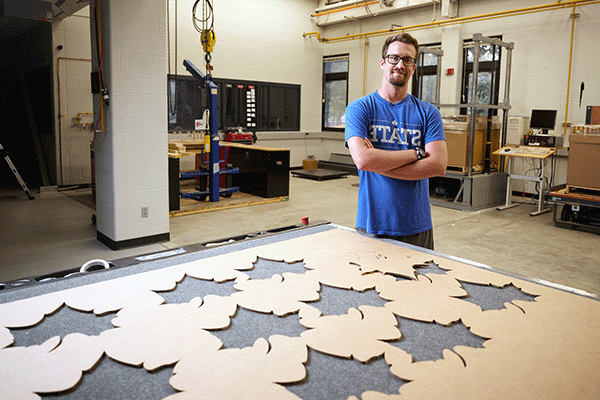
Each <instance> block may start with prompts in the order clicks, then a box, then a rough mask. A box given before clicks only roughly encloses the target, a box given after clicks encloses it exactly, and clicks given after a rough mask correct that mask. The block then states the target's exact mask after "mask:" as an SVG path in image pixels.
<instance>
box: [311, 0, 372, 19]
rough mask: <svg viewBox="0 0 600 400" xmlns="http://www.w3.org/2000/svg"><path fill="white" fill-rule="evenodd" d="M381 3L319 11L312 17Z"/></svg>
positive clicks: (370, 2)
mask: <svg viewBox="0 0 600 400" xmlns="http://www.w3.org/2000/svg"><path fill="white" fill-rule="evenodd" d="M380 2H381V1H380V0H376V1H369V2H368V3H361V4H355V5H353V6H346V7H341V8H336V9H335V10H329V11H319V12H316V13H315V14H312V15H311V17H320V16H322V15H327V14H333V13H336V12H340V11H346V10H351V9H353V8H360V7H364V6H370V5H373V4H377V3H380Z"/></svg>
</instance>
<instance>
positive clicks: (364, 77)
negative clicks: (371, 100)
mask: <svg viewBox="0 0 600 400" xmlns="http://www.w3.org/2000/svg"><path fill="white" fill-rule="evenodd" d="M367 41H368V39H367V38H365V55H364V58H363V62H364V66H363V96H364V95H366V94H367V44H368V42H367Z"/></svg>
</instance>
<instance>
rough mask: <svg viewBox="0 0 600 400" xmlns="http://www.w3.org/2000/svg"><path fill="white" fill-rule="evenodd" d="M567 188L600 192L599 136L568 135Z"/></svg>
mask: <svg viewBox="0 0 600 400" xmlns="http://www.w3.org/2000/svg"><path fill="white" fill-rule="evenodd" d="M569 143H570V145H569V163H568V165H567V186H576V187H580V188H588V189H598V190H600V134H584V133H571V134H570V135H569Z"/></svg>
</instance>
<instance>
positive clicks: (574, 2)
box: [302, 0, 600, 43]
mask: <svg viewBox="0 0 600 400" xmlns="http://www.w3.org/2000/svg"><path fill="white" fill-rule="evenodd" d="M598 3H600V0H571V1H558V2H556V3H550V4H546V5H541V6H533V7H525V8H517V9H514V10H508V11H499V12H495V13H488V14H481V15H474V16H470V17H461V18H453V19H449V20H444V21H432V22H427V23H424V24H415V25H408V26H404V27H401V28H392V29H386V30H379V31H372V32H364V33H358V34H355V35H346V36H340V37H334V38H324V37H321V34H320V32H317V31H315V32H308V33H303V34H302V36H304V37H307V36H308V37H313V36H316V37H317V40H319V42H321V43H334V42H343V41H349V40H356V39H364V38H368V37H375V36H382V35H389V34H390V32H398V31H399V32H407V31H414V30H420V29H430V28H438V27H443V26H450V25H458V24H462V23H466V22H474V21H485V20H489V19H496V18H503V17H512V16H517V15H525V14H531V13H536V12H542V11H551V10H558V9H563V8H570V7H575V6H581V5H587V4H598Z"/></svg>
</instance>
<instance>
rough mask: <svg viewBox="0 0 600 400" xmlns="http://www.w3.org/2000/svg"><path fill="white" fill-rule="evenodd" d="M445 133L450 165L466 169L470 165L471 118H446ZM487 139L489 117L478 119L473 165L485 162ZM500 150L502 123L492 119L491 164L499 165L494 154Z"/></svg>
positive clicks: (457, 116)
mask: <svg viewBox="0 0 600 400" xmlns="http://www.w3.org/2000/svg"><path fill="white" fill-rule="evenodd" d="M442 120H443V123H444V133H445V134H446V145H447V146H448V165H449V166H453V167H466V166H468V165H469V159H468V156H469V124H470V116H467V115H455V116H444V117H443V118H442ZM486 138H487V117H477V120H476V122H475V138H474V141H473V165H482V164H483V163H484V160H485V149H486ZM499 148H500V123H499V122H498V117H493V119H492V132H491V141H490V162H491V163H492V164H497V163H498V161H499V157H498V156H496V155H492V153H493V152H494V151H496V150H498V149H499Z"/></svg>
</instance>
